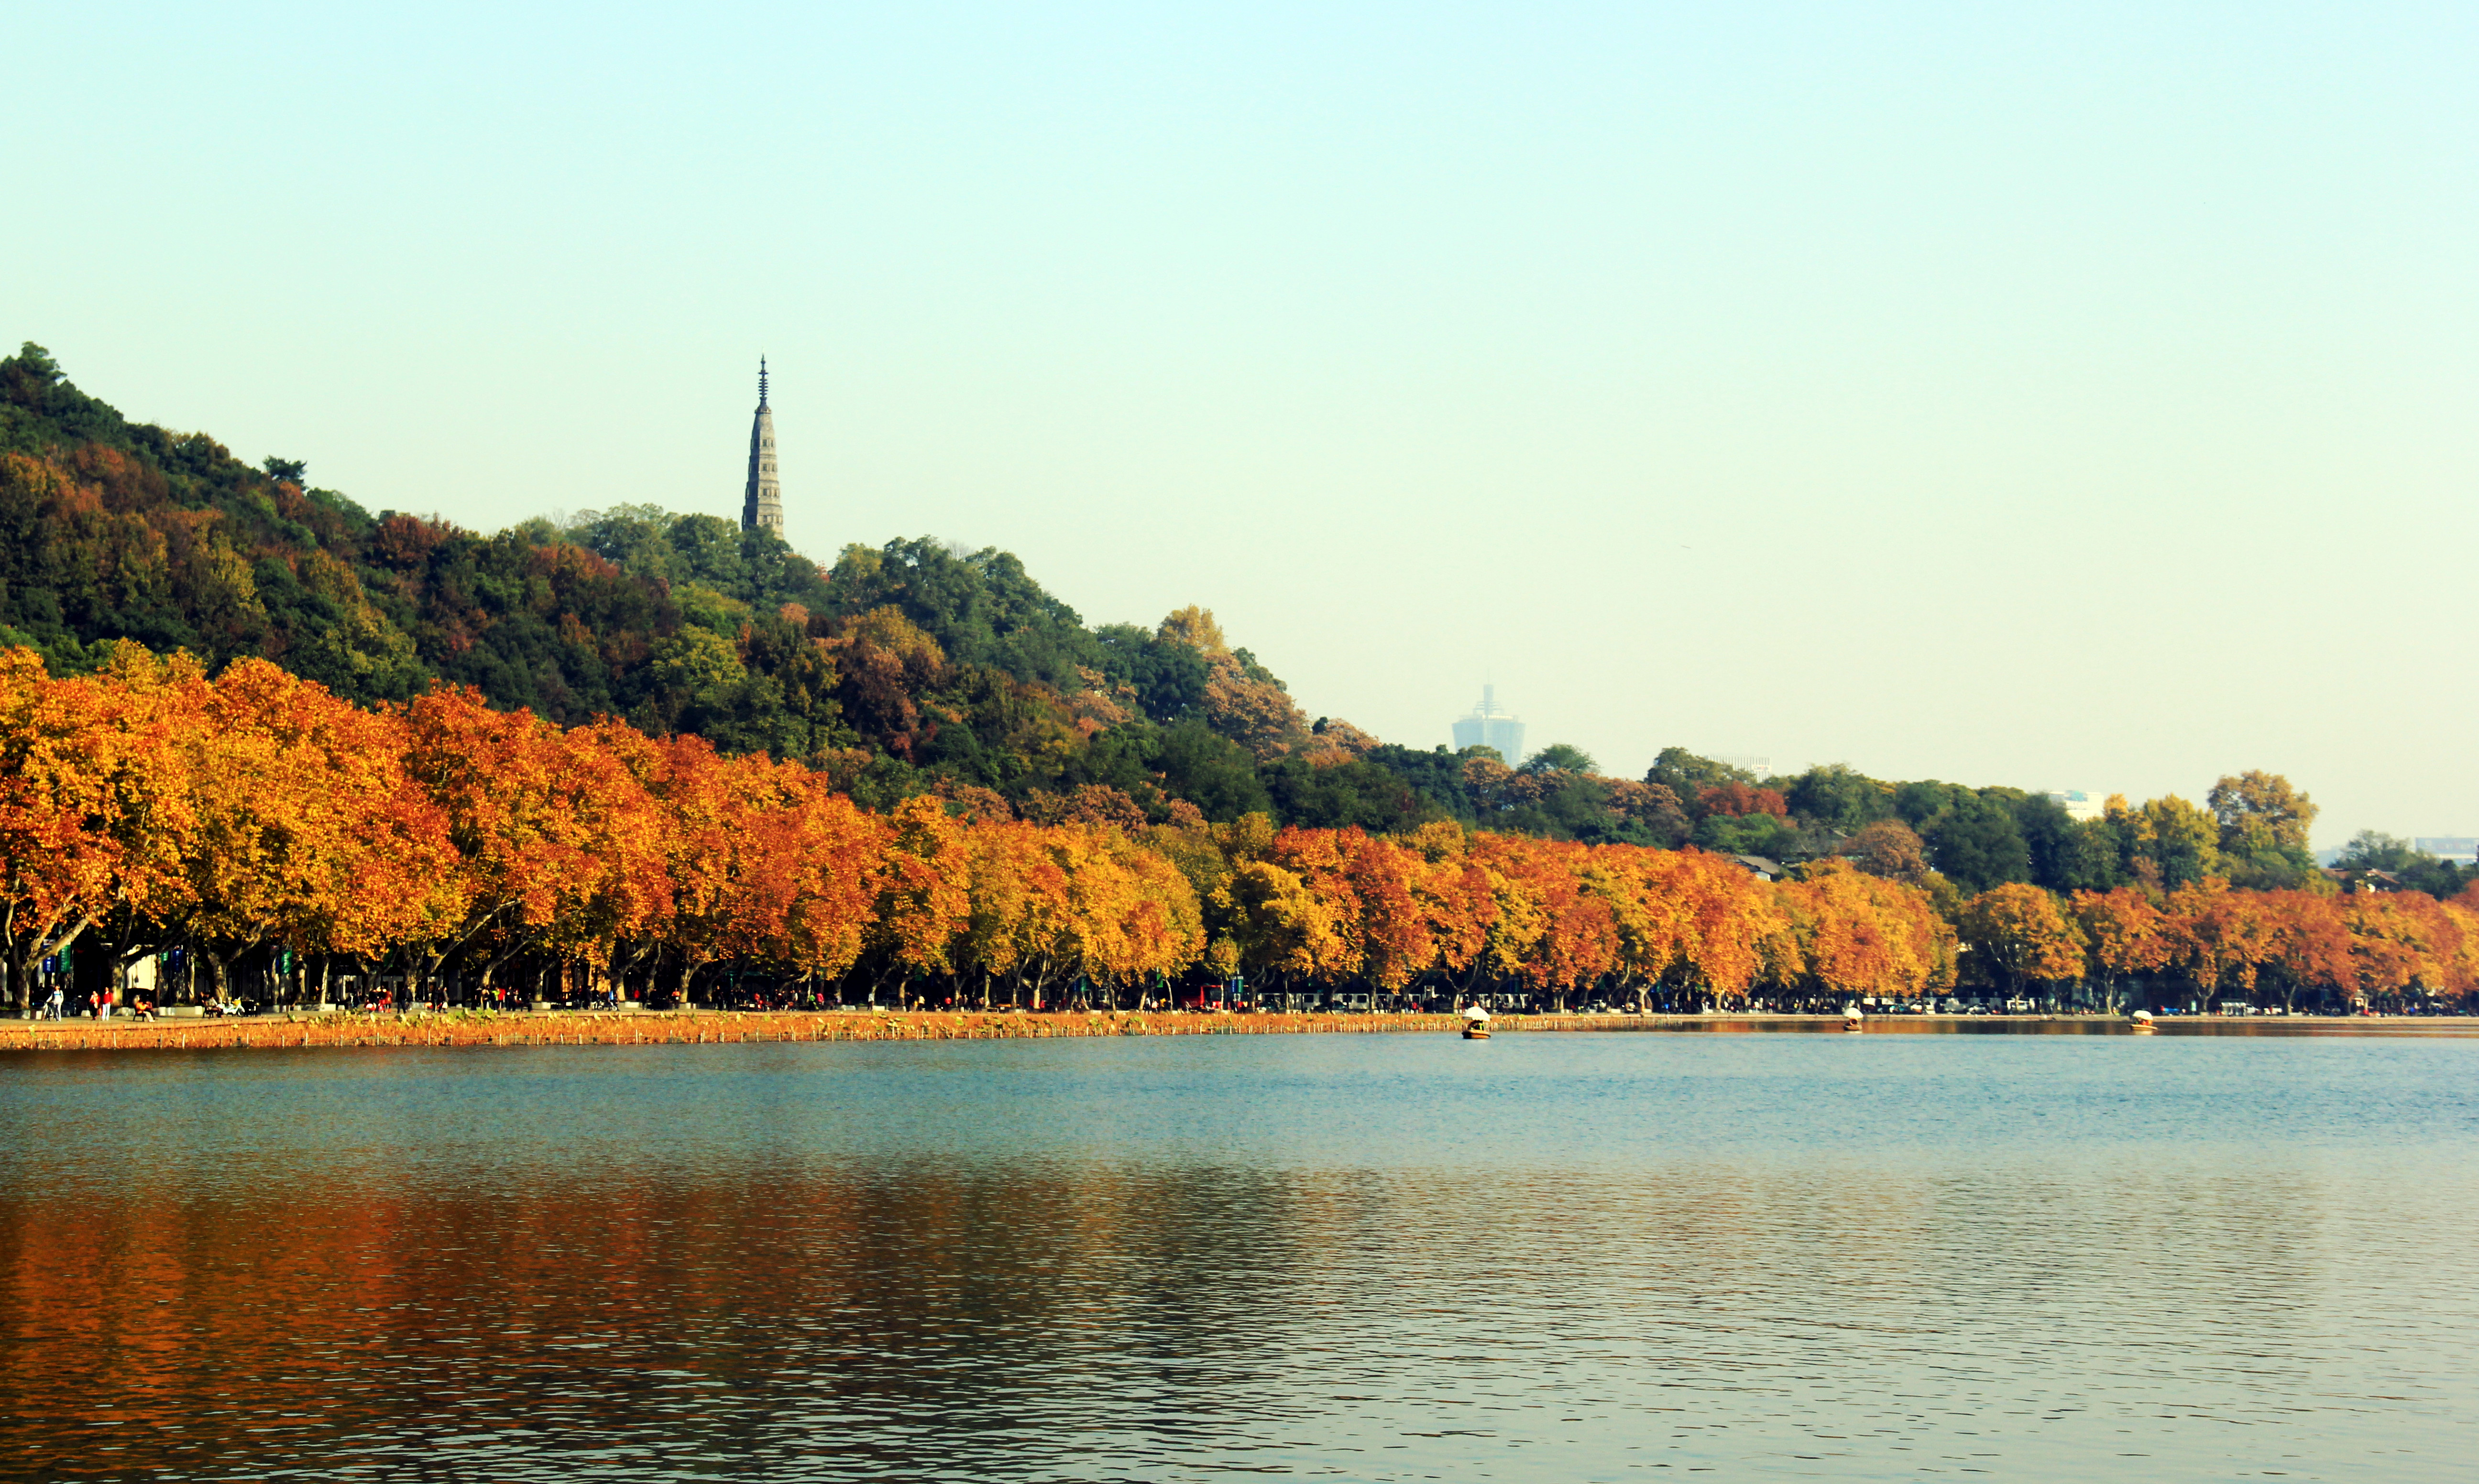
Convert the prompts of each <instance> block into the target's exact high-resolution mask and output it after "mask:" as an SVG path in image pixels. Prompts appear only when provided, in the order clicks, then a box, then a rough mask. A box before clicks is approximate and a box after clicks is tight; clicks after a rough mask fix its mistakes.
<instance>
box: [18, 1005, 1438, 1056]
mask: <svg viewBox="0 0 2479 1484" xmlns="http://www.w3.org/2000/svg"><path fill="white" fill-rule="evenodd" d="M1458 1024H1460V1022H1459V1021H1457V1020H1456V1019H1455V1017H1454V1016H1452V1015H1365V1014H1364V1015H1335V1014H1291V1015H1279V1014H1263V1015H1257V1014H1188V1013H1164V1012H1161V1011H1152V1012H1146V1013H1137V1012H1132V1011H1119V1012H1117V1013H1108V1012H1102V1011H1093V1012H1085V1011H1073V1012H1064V1013H1044V1014H989V1013H981V1012H976V1011H910V1012H907V1013H901V1014H898V1013H893V1012H883V1013H874V1012H867V1011H688V1012H678V1011H653V1012H647V1011H549V1012H544V1013H497V1012H460V1011H446V1012H443V1013H437V1014H424V1013H421V1012H415V1013H411V1014H403V1015H398V1014H380V1015H371V1014H360V1013H353V1012H347V1011H339V1012H331V1013H326V1014H296V1015H283V1014H277V1015H253V1016H248V1017H245V1018H240V1019H233V1020H196V1019H186V1018H185V1019H176V1020H152V1021H149V1020H127V1019H121V1018H116V1017H115V1018H114V1019H111V1020H0V1051H25V1050H38V1051H46V1050H48V1051H106V1050H112V1051H119V1050H128V1051H144V1050H184V1049H187V1050H198V1049H211V1048H216V1047H224V1046H265V1047H275V1046H660V1045H713V1044H716V1043H720V1042H731V1041H921V1040H999V1039H1010V1038H1032V1037H1036V1036H1290V1035H1309V1034H1318V1033H1349V1032H1368V1031H1451V1030H1453V1029H1455V1027H1456V1026H1457V1025H1458Z"/></svg>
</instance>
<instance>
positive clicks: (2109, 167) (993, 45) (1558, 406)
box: [0, 3, 2479, 843]
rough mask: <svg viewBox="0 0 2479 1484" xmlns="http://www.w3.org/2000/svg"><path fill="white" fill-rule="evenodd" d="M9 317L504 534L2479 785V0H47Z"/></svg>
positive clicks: (0, 312) (1946, 721)
mask: <svg viewBox="0 0 2479 1484" xmlns="http://www.w3.org/2000/svg"><path fill="white" fill-rule="evenodd" d="M0 55H5V56H6V57H7V58H8V59H9V69H8V76H9V98H10V104H9V109H8V115H9V117H10V119H11V121H12V125H13V127H12V129H11V137H12V141H13V144H12V148H11V151H10V154H11V170H10V177H11V181H10V189H9V193H8V197H7V199H8V202H9V211H8V218H9V221H8V230H7V231H6V232H5V233H0V338H5V340H6V341H8V342H9V343H10V344H13V343H14V342H15V341H17V340H20V339H33V340H36V341H39V342H41V343H42V344H44V345H48V346H49V347H51V349H52V350H53V352H54V353H55V354H56V355H58V356H59V357H60V358H61V360H62V361H63V363H64V365H65V366H66V367H67V369H68V370H69V371H70V373H71V375H72V376H74V377H75V378H76V379H77V380H78V382H79V383H80V384H81V385H83V386H85V387H87V388H88V389H89V390H90V391H92V392H95V393H96V394H98V395H100V396H103V397H107V398H108V399H110V400H112V401H114V402H115V404H117V405H118V406H120V407H121V408H122V410H124V411H125V412H128V413H130V414H132V415H134V416H138V417H141V418H146V419H152V420H157V421H161V422H167V423H170V424H173V425H176V426H187V427H200V428H204V429H207V430H209V431H211V432H213V433H215V434H217V436H218V437H221V438H223V439H224V440H225V441H227V442H228V443H230V444H231V445H232V446H233V447H234V448H235V451H236V452H239V453H242V454H243V455H244V456H246V457H249V458H253V459H255V458H257V457H259V456H261V455H263V454H266V453H269V452H280V453H284V454H286V455H289V456H293V457H298V458H304V459H307V460H308V461H309V464H310V468H311V472H312V474H313V477H314V478H315V479H316V480H317V481H318V482H319V483H322V484H328V485H332V486H334V487H336V488H340V489H343V490H345V491H346V492H348V493H350V494H351V495H353V496H354V497H355V498H356V499H360V500H361V501H362V502H363V503H365V504H367V505H369V506H371V508H373V509H377V508H381V507H389V506H393V507H396V508H402V509H412V510H421V511H424V512H431V511H436V512H439V513H443V514H445V515H447V516H448V517H449V518H451V519H453V520H456V521H458V522H460V523H463V524H466V525H473V526H477V527H482V528H494V527H497V526H498V525H504V524H506V523H507V522H509V521H511V520H515V519H520V518H523V517H524V516H526V515H531V514H536V513H540V512H544V511H549V510H559V509H567V510H574V509H580V508H589V507H593V506H598V505H602V504H608V503H611V502H614V501H619V500H645V501H652V502H656V503H660V504H663V505H667V506H670V507H672V508H675V509H703V510H710V511H713V512H716V513H719V514H735V513H736V512H737V510H738V508H739V501H740V481H741V474H742V467H741V466H742V460H743V457H744V453H745V449H746V440H747V436H748V434H747V427H748V411H749V407H750V405H751V402H752V399H753V398H752V393H753V386H752V382H753V380H754V365H755V360H756V357H757V355H758V354H759V353H760V352H761V351H762V352H764V353H765V354H766V355H768V356H769V357H770V358H771V360H772V363H773V365H774V367H775V370H776V387H777V397H776V402H777V406H778V420H779V430H780V435H781V448H782V468H783V489H784V499H785V505H786V510H787V515H788V520H789V527H790V528H789V534H790V536H791V537H792V538H793V540H794V542H795V544H796V545H798V546H800V547H802V548H803V549H804V550H807V551H809V552H810V553H811V554H813V555H815V556H817V557H819V558H820V559H821V560H831V557H832V554H833V552H834V551H835V550H836V549H837V548H838V547H840V546H841V545H842V544H843V543H845V542H847V541H863V542H869V543H872V544H875V543H879V542H882V541H884V540H886V539H888V538H890V537H893V536H898V535H917V534H924V533H928V534H934V535H938V536H944V537H951V538H955V539H959V540H964V541H969V542H971V543H974V544H976V545H981V544H993V545H998V546H1002V547H1006V548H1009V549H1010V550H1015V551H1017V552H1019V553H1021V554H1022V555H1023V556H1024V558H1025V560H1026V561H1027V563H1028V564H1029V565H1030V566H1031V568H1032V570H1033V571H1034V572H1035V575H1036V576H1039V577H1040V578H1041V579H1042V581H1043V582H1044V583H1046V584H1047V585H1048V586H1049V587H1051V588H1052V590H1053V591H1055V592H1057V593H1058V594H1059V595H1060V596H1061V597H1062V598H1064V599H1065V600H1066V601H1069V602H1071V603H1073V604H1074V605H1075V606H1076V607H1077V608H1078V610H1079V611H1080V612H1082V613H1083V614H1084V615H1085V616H1086V619H1087V620H1088V621H1107V620H1117V619H1128V620H1138V621H1144V622H1151V621H1153V620H1154V619H1157V618H1159V617H1160V616H1161V615H1162V614H1163V612H1164V611H1166V610H1167V609H1169V608H1171V607H1173V606H1176V605H1179V604H1182V603H1187V602H1191V601H1193V602H1202V603H1204V604H1206V605H1208V606H1210V607H1212V608H1214V610H1215V611H1216V612H1217V613H1218V614H1219V615H1220V616H1221V618H1222V620H1223V622H1224V625H1225V627H1226V628H1227V629H1228V630H1229V631H1230V632H1231V633H1232V634H1233V635H1234V637H1235V639H1236V640H1237V641H1238V642H1240V643H1244V644H1247V645H1249V646H1250V647H1252V648H1253V649H1254V650H1255V651H1256V652H1258V653H1259V654H1260V655H1261V656H1262V657H1263V658H1264V659H1265V661H1266V662H1267V663H1268V664H1270V665H1271V666H1272V667H1273V668H1274V669H1275V670H1276V672H1277V673H1279V674H1281V675H1282V676H1284V677H1285V678H1287V679H1289V680H1290V681H1291V688H1292V691H1293V693H1294V694H1295V695H1296V696H1298V697H1299V699H1300V701H1301V702H1302V704H1304V705H1306V706H1307V707H1308V709H1309V710H1310V712H1311V714H1312V715H1318V714H1333V715H1340V716H1344V717H1348V718H1349V719H1351V720H1352V721H1354V722H1356V723H1358V724H1360V725H1362V726H1364V727H1366V728H1367V729H1371V730H1373V731H1376V732H1378V733H1379V734H1381V735H1383V736H1385V737H1387V738H1388V739H1390V740H1395V741H1401V742H1406V743H1411V744H1415V745H1419V746H1427V745H1430V744H1432V743H1436V742H1441V741H1444V740H1445V739H1446V725H1447V723H1448V721H1449V720H1450V719H1451V718H1452V717H1453V716H1454V715H1455V714H1456V713H1458V712H1459V711H1461V710H1462V709H1464V708H1465V707H1467V706H1469V705H1470V704H1471V703H1472V701H1473V700H1474V699H1476V697H1477V692H1478V688H1479V685H1480V682H1481V680H1482V678H1484V676H1487V675H1494V676H1495V679H1496V681H1497V684H1498V688H1499V695H1500V699H1501V700H1502V701H1504V702H1505V703H1507V704H1511V705H1512V706H1514V707H1515V708H1516V709H1517V710H1519V711H1520V712H1521V714H1522V715H1523V716H1524V718H1525V719H1526V721H1527V722H1528V724H1529V726H1530V728H1531V740H1532V741H1533V742H1534V744H1535V745H1539V744H1541V743H1546V742H1548V741H1551V740H1568V741H1572V742H1574V743H1576V744H1577V745H1580V746H1582V747H1584V748H1585V749H1587V750H1588V751H1590V752H1592V753H1594V754H1595V755H1597V756H1598V757H1599V758H1600V759H1601V760H1602V761H1603V763H1604V764H1605V765H1606V766H1607V767H1608V768H1609V769H1610V770H1611V771H1613V772H1621V773H1639V772H1641V771H1642V770H1643V768H1644V767H1645V766H1646V765H1647V763H1648V762H1649V761H1650V759H1651V756H1652V754H1653V753H1654V752H1655V751H1656V750H1657V749H1659V748H1660V747H1662V746H1664V745H1666V744H1670V743H1680V744H1684V745H1686V746H1690V747H1693V748H1696V749H1698V750H1700V751H1707V752H1721V753H1759V754H1765V755H1771V756H1773V757H1775V758H1776V759H1777V760H1779V761H1781V762H1784V763H1797V762H1802V761H1807V760H1830V759H1840V760H1846V761H1848V762H1850V763H1852V764H1853V765H1854V766H1856V767H1859V768H1862V769H1864V770H1866V771H1868V772H1871V773H1875V774H1878V775H1879V776H1884V777H1895V778H1911V777H1931V776H1932V777H1942V778H1947V779H1953V780H1960V781H1965V782H1971V783H1991V782H2010V783H2017V784H2021V785H2024V786H2029V787H2056V788H2068V787H2076V788H2084V789H2090V790H2094V791H2111V790H2116V791H2124V792H2127V793H2129V794H2132V795H2134V796H2135V797H2138V798H2140V797H2143V796H2146V795H2151V794H2158V793H2162V792H2168V791H2176V792H2180V793H2184V794H2185V795H2186V796H2188V797H2189V798H2195V799H2200V798H2201V796H2202V795H2203V793H2204V791H2205V790H2206V789H2208V788H2209V787H2210V786H2211V781H2212V780H2213V778H2214V777H2215V776H2217V775H2218V774H2220V773H2222V772H2228V771H2236V770H2238V769H2242V768H2248V767H2264V768H2271V769H2275V770H2278V771H2283V772H2286V773H2287V774H2288V775H2289V776H2290V777H2291V778H2292V779H2293V780H2296V781H2297V782H2298V783H2300V784H2301V785H2302V786H2304V787H2306V788H2307V789H2308V790H2310V791H2311V792H2312V793H2313V795H2314V797H2315V798H2316V799H2317V800H2318V801H2319V802H2320V803H2322V804H2323V805H2324V806H2326V813H2325V817H2324V819H2323V821H2322V822H2321V824H2320V825H2319V827H2318V829H2317V832H2316V833H2317V837H2318V840H2319V842H2321V843H2338V841H2339V840H2340V839H2341V838H2343V837H2345V836H2346V835H2347V834H2348V833H2349V832H2352V831H2355V830H2357V829H2360V828H2362V827H2374V828H2379V829H2385V830H2390V831H2392V832H2397V833H2404V834H2410V833H2443V832H2454V833H2469V832H2479V769H2474V768H2473V767H2472V766H2471V765H2470V763H2469V762H2468V760H2467V759H2468V755H2469V751H2470V748H2469V741H2468V738H2469V734H2470V731H2471V729H2472V726H2473V723H2474V722H2479V703H2474V701H2473V699H2472V694H2471V688H2470V679H2471V678H2470V668H2471V667H2470V665H2469V662H2468V659H2467V657H2466V656H2467V655H2468V653H2469V652H2470V650H2471V643H2470V640H2469V637H2468V634H2469V630H2470V627H2471V625H2470V617H2469V614H2470V607H2471V601H2472V599H2471V584H2472V580H2473V577H2474V561H2473V558H2474V555H2479V517H2474V514H2473V509H2474V494H2479V488H2474V487H2479V450H2474V438H2473V429H2474V428H2479V232H2474V228H2479V178H2475V177H2479V169H2474V162H2479V89H2474V88H2473V87H2472V86H2471V79H2472V78H2473V77H2474V76H2479V10H2474V9H2473V8H2471V7H2469V6H2466V5H2465V6H2444V5H2432V6H2411V5H2391V6H2386V5H2375V6H2369V5H2357V6H2349V7H2342V6H2318V7H2308V6H2279V5H2269V6H2268V5H2262V4H2256V5H2247V6H2237V5H2220V6H2189V7H2162V6H2159V5H2145V6H2132V5H2117V6H2111V5H2091V4H2083V5H2075V6H2056V7H2028V6H2012V7H2002V8H1997V7H1988V6H1959V5H1957V6H1944V7H1939V6H1893V5H1877V6H1870V7H1864V8H1861V7H1847V8H1842V7H1823V6H1799V5H1776V6H1731V7H1700V8H1684V7H1675V8H1674V7H1662V6H1652V5H1634V6H1588V5H1567V6H1558V5H1526V6H1521V7H1512V6H1509V7H1502V8H1493V7H1478V6H1444V5H1437V4H1429V5H1421V6H1408V5H1407V6H1399V7H1381V6H1342V7H1337V6H1333V5H1322V6H1292V5H1279V4H1265V3H1258V4H1251V5H1248V6H1244V7H1229V8H1219V9H1217V8H1214V7H1210V6H1200V5H1193V4H1189V5H1181V6H1162V7H1138V6H1121V7H1069V6H1049V7H1006V6H948V7H936V6H911V7H890V6H870V7H831V6H804V7H783V8H769V7H763V6H729V5H712V6H701V7H696V8H679V9H665V8H650V7H628V6H612V5H602V6H594V7H587V6H574V7H550V6H533V7H513V8H512V7H507V6H501V5H490V6H477V5H432V6H425V7H422V8H419V9H414V8H406V9H404V10H401V11H399V12H396V13H371V12H368V11H366V10H361V9H358V8H352V7H337V6H333V5H320V6H310V5H299V6H281V5H279V6H249V5H233V4H217V5H214V6H204V5H200V6H179V5H146V6H112V5H93V4H89V5H86V6H79V7H64V6H55V7H45V8H40V9H39V10H38V8H35V7H13V8H11V9H10V10H9V11H8V12H7V13H6V14H5V15H0Z"/></svg>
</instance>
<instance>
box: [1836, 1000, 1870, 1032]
mask: <svg viewBox="0 0 2479 1484" xmlns="http://www.w3.org/2000/svg"><path fill="white" fill-rule="evenodd" d="M1842 1029H1844V1030H1845V1031H1865V1030H1866V1029H1868V1017H1867V1015H1866V1014H1864V1013H1863V1012H1861V1011H1860V1009H1859V1007H1858V1006H1856V1005H1853V1006H1851V1007H1849V1008H1848V1009H1846V1010H1844V1011H1842Z"/></svg>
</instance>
